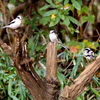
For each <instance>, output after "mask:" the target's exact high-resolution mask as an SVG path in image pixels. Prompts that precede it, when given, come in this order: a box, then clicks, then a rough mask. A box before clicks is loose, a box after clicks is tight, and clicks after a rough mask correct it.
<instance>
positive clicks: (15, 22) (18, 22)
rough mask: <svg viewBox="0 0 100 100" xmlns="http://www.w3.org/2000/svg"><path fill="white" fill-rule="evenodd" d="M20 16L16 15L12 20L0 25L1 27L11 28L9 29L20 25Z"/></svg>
mask: <svg viewBox="0 0 100 100" xmlns="http://www.w3.org/2000/svg"><path fill="white" fill-rule="evenodd" d="M21 19H22V18H21V16H17V17H16V18H15V19H14V20H12V21H11V22H10V23H9V24H8V25H6V26H4V27H1V28H0V29H2V28H11V29H17V28H18V27H19V26H20V25H21Z"/></svg>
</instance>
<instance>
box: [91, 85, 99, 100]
mask: <svg viewBox="0 0 100 100" xmlns="http://www.w3.org/2000/svg"><path fill="white" fill-rule="evenodd" d="M91 91H92V92H93V93H94V94H95V95H96V96H97V97H99V99H100V93H99V92H98V91H97V90H95V89H94V88H92V87H91Z"/></svg>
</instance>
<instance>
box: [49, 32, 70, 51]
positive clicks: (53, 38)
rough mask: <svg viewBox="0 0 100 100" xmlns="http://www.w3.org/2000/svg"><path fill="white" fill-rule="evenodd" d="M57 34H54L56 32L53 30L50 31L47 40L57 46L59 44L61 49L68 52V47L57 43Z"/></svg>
mask: <svg viewBox="0 0 100 100" xmlns="http://www.w3.org/2000/svg"><path fill="white" fill-rule="evenodd" d="M57 37H58V36H57V34H56V31H55V30H51V31H50V33H49V39H50V41H51V42H53V43H54V42H56V43H58V44H60V45H61V46H62V47H63V48H65V49H67V50H70V49H69V47H67V46H65V45H63V44H62V43H61V42H60V41H58V38H57Z"/></svg>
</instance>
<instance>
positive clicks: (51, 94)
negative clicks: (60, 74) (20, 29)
mask: <svg viewBox="0 0 100 100" xmlns="http://www.w3.org/2000/svg"><path fill="white" fill-rule="evenodd" d="M15 34H16V35H15V37H14V40H15V41H14V42H15V43H14V44H16V45H15V46H16V47H15V49H13V48H12V47H10V46H8V45H7V44H6V43H4V42H3V41H2V40H0V46H1V47H2V48H3V50H4V52H5V53H7V54H8V56H9V57H10V58H11V60H12V61H13V64H14V66H15V67H16V69H17V72H18V74H19V76H20V77H21V79H22V81H23V83H24V84H25V86H26V88H27V89H28V90H29V91H30V93H31V95H32V96H33V98H34V100H57V95H58V86H56V84H57V82H56V80H54V79H55V77H56V74H57V73H56V72H57V69H56V67H57V64H56V59H55V58H56V56H57V53H56V52H57V51H56V44H53V43H50V45H49V46H48V50H49V49H50V48H51V47H52V51H51V50H49V51H48V54H47V55H48V56H51V52H53V50H54V54H55V55H54V56H52V59H55V61H54V62H52V65H53V66H49V67H50V69H49V68H47V72H48V73H47V74H49V75H51V74H50V73H54V74H52V76H50V77H49V76H48V75H46V76H48V77H49V80H51V81H48V80H47V79H45V80H41V79H40V77H39V76H38V75H37V73H36V72H35V71H34V68H33V67H32V60H31V58H30V57H29V56H28V52H27V42H25V39H23V38H22V39H21V38H20V39H19V35H18V33H15ZM13 35H14V34H13ZM48 61H50V60H49V59H48ZM47 63H49V62H47ZM51 67H53V68H54V67H55V70H53V68H51ZM56 79H57V78H56ZM54 82H56V83H54Z"/></svg>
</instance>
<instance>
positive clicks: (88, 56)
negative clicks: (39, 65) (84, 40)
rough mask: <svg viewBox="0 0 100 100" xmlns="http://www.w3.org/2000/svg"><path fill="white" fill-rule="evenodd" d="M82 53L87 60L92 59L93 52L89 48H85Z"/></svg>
mask: <svg viewBox="0 0 100 100" xmlns="http://www.w3.org/2000/svg"><path fill="white" fill-rule="evenodd" d="M83 55H84V57H85V58H86V59H88V60H93V59H95V58H94V52H93V51H92V50H91V49H90V48H85V49H84V52H83Z"/></svg>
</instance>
